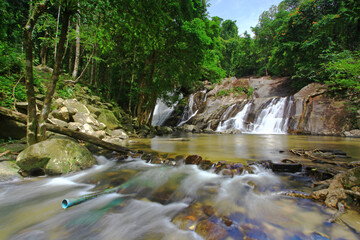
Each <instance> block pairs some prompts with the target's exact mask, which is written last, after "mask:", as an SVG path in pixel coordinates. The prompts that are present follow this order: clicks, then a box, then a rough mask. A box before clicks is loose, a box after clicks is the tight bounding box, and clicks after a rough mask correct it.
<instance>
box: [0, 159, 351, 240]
mask: <svg viewBox="0 0 360 240" xmlns="http://www.w3.org/2000/svg"><path fill="white" fill-rule="evenodd" d="M103 160H105V159H103ZM105 162H106V163H105V164H104V165H101V166H97V167H94V168H92V169H89V170H86V171H84V172H81V173H77V174H73V175H68V176H66V175H65V176H61V177H56V178H42V179H41V178H40V179H33V180H27V181H24V182H7V183H2V184H0V193H1V194H0V229H1V231H0V239H17V240H19V239H104V240H107V239H109V240H110V239H129V240H136V239H144V240H145V239H164V240H173V239H189V240H192V239H194V240H197V239H247V238H251V239H349V240H352V239H357V237H356V236H355V235H354V233H352V232H351V231H349V230H347V229H346V227H345V226H342V225H340V224H337V223H333V224H331V225H330V224H327V225H326V224H324V221H326V219H329V218H330V217H331V213H329V212H327V211H325V210H324V208H323V207H322V206H320V205H318V204H316V203H314V202H310V201H308V200H303V199H296V198H289V197H286V196H282V195H281V194H280V193H281V192H282V191H284V190H286V188H284V185H283V184H282V181H283V180H282V179H283V178H280V177H278V176H276V175H275V174H273V173H272V172H269V171H266V170H264V169H261V168H258V167H255V166H252V167H251V168H252V171H253V173H250V172H247V171H244V172H243V173H241V174H239V175H235V176H234V177H230V176H228V175H226V174H224V175H222V174H221V173H220V174H216V173H214V170H208V171H204V170H201V169H199V168H198V167H197V166H196V165H180V166H176V167H169V166H164V165H155V164H154V165H153V164H148V163H146V162H145V161H143V160H141V159H140V158H129V159H127V160H126V161H123V162H121V163H116V161H109V160H106V161H105ZM123 183H128V184H127V187H126V188H124V189H122V192H119V193H112V194H108V195H103V196H99V197H98V198H96V199H93V200H90V201H88V202H84V203H82V204H79V205H76V206H74V207H72V208H70V209H67V210H63V209H62V208H61V201H62V199H63V198H67V197H74V196H81V195H83V194H86V193H89V191H90V192H94V191H99V190H104V189H107V188H110V187H115V186H117V185H119V184H123ZM125 195H126V196H128V197H126V198H124V196H125ZM324 236H328V237H324Z"/></svg>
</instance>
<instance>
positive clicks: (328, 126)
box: [289, 83, 352, 135]
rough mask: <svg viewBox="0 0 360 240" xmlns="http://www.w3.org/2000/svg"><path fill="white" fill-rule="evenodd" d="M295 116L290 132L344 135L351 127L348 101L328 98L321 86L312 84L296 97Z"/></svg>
mask: <svg viewBox="0 0 360 240" xmlns="http://www.w3.org/2000/svg"><path fill="white" fill-rule="evenodd" d="M294 98H295V102H294V105H295V107H294V114H293V116H292V118H291V120H290V122H289V132H292V133H305V134H320V135H342V134H343V133H344V132H345V131H348V130H350V127H351V117H352V116H351V113H350V112H349V111H348V110H347V106H346V101H340V100H336V99H332V98H329V97H327V96H326V94H325V89H324V88H323V86H321V85H320V84H315V83H312V84H310V85H308V86H306V87H304V88H303V89H302V90H300V91H299V92H298V93H296V94H295V95H294Z"/></svg>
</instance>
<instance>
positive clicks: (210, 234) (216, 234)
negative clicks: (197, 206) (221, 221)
mask: <svg viewBox="0 0 360 240" xmlns="http://www.w3.org/2000/svg"><path fill="white" fill-rule="evenodd" d="M195 232H196V233H197V234H199V235H200V236H202V237H204V238H206V239H208V240H217V239H225V238H226V237H227V236H228V234H227V231H226V230H225V229H224V228H222V227H221V226H219V225H218V224H216V223H213V222H211V221H209V220H201V221H199V222H198V224H196V228H195Z"/></svg>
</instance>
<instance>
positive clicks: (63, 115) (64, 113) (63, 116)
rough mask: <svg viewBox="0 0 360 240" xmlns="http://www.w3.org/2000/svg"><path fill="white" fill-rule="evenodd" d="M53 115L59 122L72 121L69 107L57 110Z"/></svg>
mask: <svg viewBox="0 0 360 240" xmlns="http://www.w3.org/2000/svg"><path fill="white" fill-rule="evenodd" d="M51 115H52V116H53V117H54V118H56V119H59V120H62V121H65V122H69V121H70V111H69V109H68V108H67V107H61V108H60V109H55V110H54V111H52V112H51Z"/></svg>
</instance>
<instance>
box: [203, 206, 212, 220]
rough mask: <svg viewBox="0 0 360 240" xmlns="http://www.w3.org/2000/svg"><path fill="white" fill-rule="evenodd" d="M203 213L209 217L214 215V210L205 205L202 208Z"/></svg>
mask: <svg viewBox="0 0 360 240" xmlns="http://www.w3.org/2000/svg"><path fill="white" fill-rule="evenodd" d="M202 210H203V212H204V213H205V214H206V216H208V217H211V216H213V215H214V214H215V210H214V208H213V207H212V206H210V205H205V206H203V207H202Z"/></svg>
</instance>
